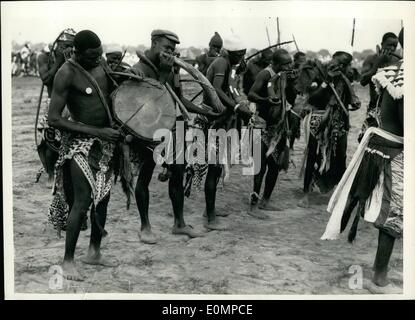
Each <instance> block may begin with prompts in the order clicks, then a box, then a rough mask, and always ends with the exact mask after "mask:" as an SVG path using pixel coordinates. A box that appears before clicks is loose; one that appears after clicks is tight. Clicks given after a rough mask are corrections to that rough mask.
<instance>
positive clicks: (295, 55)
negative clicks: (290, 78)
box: [294, 51, 305, 60]
mask: <svg viewBox="0 0 415 320" xmlns="http://www.w3.org/2000/svg"><path fill="white" fill-rule="evenodd" d="M301 57H305V53H304V52H301V51H298V52H296V53H295V54H294V60H297V59H298V58H301Z"/></svg>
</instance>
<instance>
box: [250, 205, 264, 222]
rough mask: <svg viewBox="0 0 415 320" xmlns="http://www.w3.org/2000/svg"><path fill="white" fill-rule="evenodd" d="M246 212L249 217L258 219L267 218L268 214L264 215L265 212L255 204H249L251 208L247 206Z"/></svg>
mask: <svg viewBox="0 0 415 320" xmlns="http://www.w3.org/2000/svg"><path fill="white" fill-rule="evenodd" d="M248 214H249V215H250V216H251V217H254V218H256V219H260V220H267V219H269V216H268V215H266V214H265V213H263V212H262V211H261V210H259V208H258V207H257V206H251V208H249V210H248Z"/></svg>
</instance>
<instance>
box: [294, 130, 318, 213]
mask: <svg viewBox="0 0 415 320" xmlns="http://www.w3.org/2000/svg"><path fill="white" fill-rule="evenodd" d="M316 161H317V140H316V139H315V138H314V137H313V136H312V135H311V134H310V137H309V141H308V153H307V163H306V167H305V173H304V189H303V191H304V196H303V198H302V199H301V200H300V201H299V203H298V206H299V207H302V208H308V207H309V200H308V194H309V193H310V187H311V182H312V179H313V173H314V164H315V163H316Z"/></svg>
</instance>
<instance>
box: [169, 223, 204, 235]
mask: <svg viewBox="0 0 415 320" xmlns="http://www.w3.org/2000/svg"><path fill="white" fill-rule="evenodd" d="M171 233H173V234H185V235H187V236H189V237H190V238H197V237H202V236H203V235H202V234H200V233H198V232H196V231H194V230H193V227H192V226H191V225H186V226H184V227H181V228H179V227H176V226H174V227H173V229H172V232H171Z"/></svg>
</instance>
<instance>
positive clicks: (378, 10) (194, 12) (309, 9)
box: [1, 1, 415, 300]
mask: <svg viewBox="0 0 415 320" xmlns="http://www.w3.org/2000/svg"><path fill="white" fill-rule="evenodd" d="M106 3H109V1H103V2H101V3H100V4H99V5H97V3H95V2H92V1H89V2H82V3H80V2H79V1H76V2H72V3H64V2H61V1H60V5H62V11H63V12H64V6H66V5H70V6H72V5H75V6H80V5H82V6H93V7H94V8H95V10H96V9H97V8H99V6H101V5H106ZM14 5H15V3H13V2H7V3H5V2H2V3H1V50H2V57H3V61H2V92H3V95H2V106H3V108H2V116H3V123H2V125H3V132H4V133H6V134H4V135H3V136H2V139H3V199H4V201H3V213H4V220H3V222H4V223H3V224H4V254H5V259H4V270H5V279H4V280H5V297H6V299H143V300H154V299H157V300H169V299H179V300H201V299H219V300H229V299H236V300H247V299H263V300H275V299H282V300H286V299H304V300H308V299H318V300H321V299H336V300H339V299H352V300H361V299H402V298H405V299H407V298H414V297H415V286H414V284H415V264H414V252H415V232H411V231H413V230H415V217H414V212H415V208H414V204H415V202H414V201H410V200H411V196H413V194H414V193H413V191H414V190H415V188H414V183H415V179H414V163H415V154H414V148H413V147H414V143H415V141H414V139H415V136H414V134H413V133H414V131H413V129H412V127H413V123H411V122H410V121H411V120H413V119H415V116H414V113H415V99H414V88H415V79H414V71H415V65H414V57H415V50H414V43H413V35H414V34H415V23H414V22H415V21H414V19H413V17H414V16H415V3H413V2H400V1H399V2H392V1H388V2H386V1H381V2H374V1H359V2H357V1H356V2H355V1H332V2H328V1H278V2H269V1H266V2H259V1H255V2H234V1H216V2H211V1H206V2H205V1H204V2H199V1H185V2H178V1H170V2H162V1H152V2H144V1H140V2H126V3H121V2H117V5H118V6H120V7H123V6H125V5H128V6H133V7H136V6H138V7H140V8H141V10H140V11H137V10H135V12H137V15H141V14H147V13H148V12H158V15H159V16H170V15H171V12H175V14H177V17H178V18H180V17H187V16H193V17H194V16H204V15H206V14H207V13H208V14H209V16H223V15H224V13H226V15H228V16H234V17H238V16H239V17H240V16H243V17H253V16H268V15H269V14H270V12H278V16H279V17H297V18H298V17H300V18H301V17H303V18H337V17H338V18H345V17H347V18H353V17H354V18H356V19H359V18H367V19H370V18H377V19H379V18H385V19H386V18H388V19H403V20H404V26H405V35H406V37H405V41H406V42H405V51H404V56H405V68H406V69H405V85H404V88H405V93H406V95H405V98H404V99H405V106H406V107H405V190H404V192H405V196H404V197H405V204H404V210H405V213H406V214H405V221H404V222H405V230H407V231H406V233H405V235H404V276H403V283H404V293H403V294H402V295H187V294H186V295H176V294H165V295H164V294H163V295H161V294H118V293H117V294H115V293H105V294H94V293H90V294H21V293H20V294H19V293H15V292H14V256H13V252H14V246H13V203H12V189H13V184H12V161H11V154H12V150H11V148H12V140H11V136H12V127H11V123H12V122H11V76H10V75H11V68H10V59H9V56H10V51H11V40H12V39H11V37H10V34H8V32H7V27H8V26H9V25H10V24H12V23H13V21H12V20H11V19H9V18H10V16H9V15H8V14H9V13H11V12H12V10H13V8H14ZM32 5H33V2H32ZM173 9H174V10H173ZM172 10H173V11H172Z"/></svg>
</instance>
